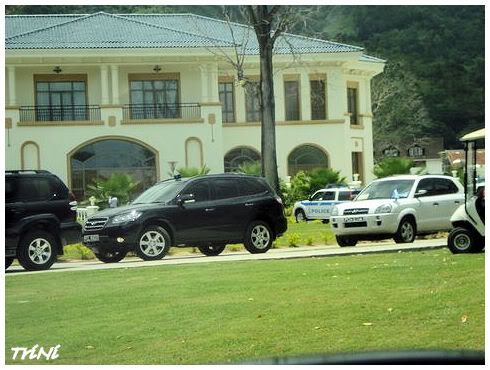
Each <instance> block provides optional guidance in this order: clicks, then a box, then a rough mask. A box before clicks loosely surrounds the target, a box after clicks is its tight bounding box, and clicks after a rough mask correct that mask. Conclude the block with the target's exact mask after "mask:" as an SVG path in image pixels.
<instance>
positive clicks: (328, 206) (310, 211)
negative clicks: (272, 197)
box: [293, 187, 359, 223]
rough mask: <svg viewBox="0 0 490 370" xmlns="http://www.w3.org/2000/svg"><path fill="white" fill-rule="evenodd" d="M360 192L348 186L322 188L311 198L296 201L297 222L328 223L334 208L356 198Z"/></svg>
mask: <svg viewBox="0 0 490 370" xmlns="http://www.w3.org/2000/svg"><path fill="white" fill-rule="evenodd" d="M358 193H359V190H355V189H350V188H346V187H344V188H327V189H320V190H318V191H316V192H315V193H314V194H313V195H312V196H311V197H310V198H309V199H307V200H301V201H299V202H296V203H294V208H293V215H294V217H295V218H296V222H301V221H308V220H323V222H324V223H328V221H329V219H330V213H331V212H332V208H333V207H334V206H335V205H337V204H339V203H343V202H348V201H350V200H352V199H354V197H355V196H356V195H357V194H358Z"/></svg>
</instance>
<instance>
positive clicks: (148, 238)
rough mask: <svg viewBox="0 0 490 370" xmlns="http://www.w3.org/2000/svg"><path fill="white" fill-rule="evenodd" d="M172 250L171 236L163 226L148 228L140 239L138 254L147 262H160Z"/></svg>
mask: <svg viewBox="0 0 490 370" xmlns="http://www.w3.org/2000/svg"><path fill="white" fill-rule="evenodd" d="M169 249H170V236H169V235H168V233H167V231H166V230H165V229H164V228H163V227H161V226H155V225H153V226H148V227H146V228H145V229H144V230H143V231H142V232H141V234H140V236H139V238H138V246H137V248H136V254H137V255H138V257H140V258H141V259H143V260H145V261H154V260H160V259H162V258H163V257H165V255H166V254H167V253H168V250H169Z"/></svg>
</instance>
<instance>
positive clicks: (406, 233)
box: [393, 217, 417, 243]
mask: <svg viewBox="0 0 490 370" xmlns="http://www.w3.org/2000/svg"><path fill="white" fill-rule="evenodd" d="M416 235H417V228H416V226H415V220H414V219H413V218H412V217H404V218H403V219H402V221H401V222H400V225H399V226H398V230H397V231H396V234H395V236H394V237H393V240H394V241H395V243H413V241H414V240H415V236H416Z"/></svg>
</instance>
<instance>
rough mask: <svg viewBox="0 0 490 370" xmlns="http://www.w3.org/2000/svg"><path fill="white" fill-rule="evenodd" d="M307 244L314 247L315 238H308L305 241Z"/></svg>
mask: <svg viewBox="0 0 490 370" xmlns="http://www.w3.org/2000/svg"><path fill="white" fill-rule="evenodd" d="M305 244H306V245H309V246H311V245H313V237H311V236H307V237H306V239H305Z"/></svg>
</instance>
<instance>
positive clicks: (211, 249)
mask: <svg viewBox="0 0 490 370" xmlns="http://www.w3.org/2000/svg"><path fill="white" fill-rule="evenodd" d="M225 247H226V245H224V244H223V245H206V246H202V247H197V248H198V249H199V251H200V252H201V253H202V254H204V255H205V256H217V255H219V254H220V253H221V252H223V251H224V250H225Z"/></svg>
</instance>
